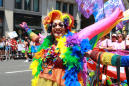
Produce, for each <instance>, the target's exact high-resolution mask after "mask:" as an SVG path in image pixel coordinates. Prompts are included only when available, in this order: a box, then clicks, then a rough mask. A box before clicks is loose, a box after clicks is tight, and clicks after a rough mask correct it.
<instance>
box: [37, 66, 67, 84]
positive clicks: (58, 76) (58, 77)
mask: <svg viewBox="0 0 129 86" xmlns="http://www.w3.org/2000/svg"><path fill="white" fill-rule="evenodd" d="M51 67H52V66H48V67H47V68H44V71H43V72H41V73H40V75H39V77H40V78H45V79H49V80H52V81H55V82H57V83H58V84H59V85H61V86H65V84H64V82H65V80H64V79H62V77H63V76H64V73H65V70H64V69H61V68H53V69H52V74H48V72H49V70H50V69H51Z"/></svg>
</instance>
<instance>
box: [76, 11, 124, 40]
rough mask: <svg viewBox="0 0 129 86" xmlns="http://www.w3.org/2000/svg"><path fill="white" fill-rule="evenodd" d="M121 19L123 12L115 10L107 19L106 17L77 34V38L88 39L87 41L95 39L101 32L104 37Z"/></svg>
mask: <svg viewBox="0 0 129 86" xmlns="http://www.w3.org/2000/svg"><path fill="white" fill-rule="evenodd" d="M122 17H123V12H122V11H121V10H120V9H116V10H115V12H114V13H113V14H111V15H110V16H109V17H106V18H104V19H102V20H100V21H98V22H96V23H94V24H92V25H90V26H88V27H86V28H84V29H83V30H81V31H80V32H78V33H77V34H78V38H79V39H86V38H88V39H89V40H91V39H92V38H93V37H95V36H96V35H98V34H99V33H101V32H104V33H103V34H104V35H106V33H107V32H110V31H111V30H112V28H113V27H115V26H116V25H117V24H118V23H119V22H120V19H121V18H122Z"/></svg>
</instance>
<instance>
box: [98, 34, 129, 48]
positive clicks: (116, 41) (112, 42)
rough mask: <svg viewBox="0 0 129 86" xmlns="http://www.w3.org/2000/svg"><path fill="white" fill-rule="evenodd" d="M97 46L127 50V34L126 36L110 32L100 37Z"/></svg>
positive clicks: (128, 43) (128, 46)
mask: <svg viewBox="0 0 129 86" xmlns="http://www.w3.org/2000/svg"><path fill="white" fill-rule="evenodd" d="M97 48H100V49H107V50H129V35H127V36H126V37H125V36H124V35H123V34H112V35H111V38H109V36H104V37H102V38H101V39H100V40H99V41H98V43H97Z"/></svg>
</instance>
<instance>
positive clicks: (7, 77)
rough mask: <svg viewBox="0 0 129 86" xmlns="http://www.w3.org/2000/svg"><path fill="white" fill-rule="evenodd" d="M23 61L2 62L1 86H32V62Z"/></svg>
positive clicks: (0, 62) (0, 66)
mask: <svg viewBox="0 0 129 86" xmlns="http://www.w3.org/2000/svg"><path fill="white" fill-rule="evenodd" d="M24 61H25V60H23V59H18V60H13V59H11V60H7V61H5V60H4V61H0V86H31V79H32V73H31V70H30V69H29V65H30V63H31V62H24Z"/></svg>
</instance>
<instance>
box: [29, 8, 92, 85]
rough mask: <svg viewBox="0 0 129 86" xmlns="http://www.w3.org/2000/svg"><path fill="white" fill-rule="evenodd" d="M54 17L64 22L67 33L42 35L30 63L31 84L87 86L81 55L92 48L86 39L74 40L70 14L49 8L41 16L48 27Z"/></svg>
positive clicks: (74, 35) (82, 56) (75, 37)
mask: <svg viewBox="0 0 129 86" xmlns="http://www.w3.org/2000/svg"><path fill="white" fill-rule="evenodd" d="M54 19H61V20H62V21H63V22H64V24H65V26H67V27H66V30H67V34H65V35H64V36H62V37H60V38H58V39H55V38H54V37H53V36H52V35H50V36H47V37H46V38H44V42H43V43H42V44H41V46H40V47H39V49H38V52H37V53H36V54H35V56H34V58H33V62H32V64H31V65H30V68H31V69H32V75H34V78H33V80H32V86H41V85H42V86H86V70H84V68H85V67H84V64H85V61H84V55H85V52H87V51H88V50H90V49H91V46H90V44H89V40H88V39H83V40H79V39H77V36H76V33H72V32H70V31H71V27H72V26H73V24H74V22H73V17H72V16H70V15H69V14H62V13H61V12H60V11H58V10H53V11H51V12H50V13H49V15H48V16H47V17H46V18H45V19H44V22H43V23H44V27H45V28H46V29H47V30H49V26H50V25H51V22H52V21H53V20H54ZM27 30H28V32H29V34H31V33H30V32H31V31H30V30H29V29H27ZM55 40H56V41H57V43H54V41H55Z"/></svg>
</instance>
